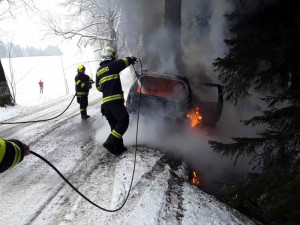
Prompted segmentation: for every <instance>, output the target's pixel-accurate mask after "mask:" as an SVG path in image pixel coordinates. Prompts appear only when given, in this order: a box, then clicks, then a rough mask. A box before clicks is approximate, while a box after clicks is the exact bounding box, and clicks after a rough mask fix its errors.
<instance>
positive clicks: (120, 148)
mask: <svg viewBox="0 0 300 225" xmlns="http://www.w3.org/2000/svg"><path fill="white" fill-rule="evenodd" d="M116 150H117V152H118V154H122V153H123V152H125V151H127V148H126V147H125V146H124V142H123V138H122V139H118V140H117V145H116Z"/></svg>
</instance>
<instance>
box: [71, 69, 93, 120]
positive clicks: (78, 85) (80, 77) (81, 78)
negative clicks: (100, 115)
mask: <svg viewBox="0 0 300 225" xmlns="http://www.w3.org/2000/svg"><path fill="white" fill-rule="evenodd" d="M77 72H78V73H77V76H76V77H75V89H76V96H77V102H78V103H79V104H80V113H81V118H82V119H88V118H90V116H89V115H87V111H86V108H87V106H88V95H89V90H90V89H91V88H92V83H94V81H93V80H92V79H91V78H90V77H89V76H88V75H86V74H84V72H85V67H84V66H83V65H80V66H78V68H77Z"/></svg>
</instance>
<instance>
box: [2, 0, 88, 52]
mask: <svg viewBox="0 0 300 225" xmlns="http://www.w3.org/2000/svg"><path fill="white" fill-rule="evenodd" d="M61 2H63V0H38V1H35V4H36V7H37V8H38V9H39V12H38V13H35V12H32V11H30V10H27V11H26V10H25V9H24V8H23V7H21V8H19V9H18V10H14V11H13V16H14V17H15V18H13V17H12V16H10V15H9V14H8V15H6V18H5V20H2V21H0V29H1V31H2V32H1V34H0V40H2V41H3V42H10V41H11V40H12V39H13V42H14V43H15V44H19V45H21V46H22V47H26V46H32V47H36V48H42V49H43V48H46V47H47V46H48V45H54V46H58V47H59V48H60V49H61V50H62V51H63V53H64V54H78V53H79V54H80V50H79V48H78V47H77V45H76V43H77V42H76V40H74V41H63V39H62V38H52V37H50V36H45V34H46V33H47V27H45V26H44V25H43V23H42V21H41V18H40V17H41V16H45V15H46V14H47V12H48V11H49V12H51V13H52V14H56V15H60V16H62V15H64V14H65V11H64V10H66V9H65V8H64V7H61V6H59V3H61ZM0 7H1V8H2V9H3V5H1V4H0ZM0 14H1V13H0ZM90 51H91V50H90V49H89V48H85V49H83V48H82V49H81V52H82V53H83V54H84V52H90Z"/></svg>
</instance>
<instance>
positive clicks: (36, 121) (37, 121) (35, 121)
mask: <svg viewBox="0 0 300 225" xmlns="http://www.w3.org/2000/svg"><path fill="white" fill-rule="evenodd" d="M75 96H76V94H75V95H74V96H73V98H72V100H71V102H70V104H69V105H68V106H67V108H66V109H65V110H64V111H63V112H62V113H60V114H59V115H57V116H55V117H52V118H49V119H44V120H33V121H20V122H11V123H8V122H0V124H20V123H39V122H46V121H49V120H54V119H56V118H58V117H60V116H61V115H62V114H64V113H65V112H66V111H67V110H68V108H69V107H70V105H71V104H72V102H73V101H74V98H75Z"/></svg>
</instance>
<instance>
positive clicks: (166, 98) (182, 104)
mask: <svg viewBox="0 0 300 225" xmlns="http://www.w3.org/2000/svg"><path fill="white" fill-rule="evenodd" d="M143 75H144V77H143V79H142V84H141V83H140V81H139V80H138V79H136V80H135V81H134V83H133V84H132V86H131V88H130V90H129V94H128V97H127V101H126V106H127V108H128V111H129V113H130V114H136V113H137V111H138V107H140V112H141V114H143V115H149V114H155V115H163V116H164V117H167V118H171V119H172V120H174V121H177V122H178V121H179V122H188V123H190V125H191V126H192V127H201V126H209V127H215V125H216V123H217V121H218V120H219V119H220V117H221V114H222V109H223V94H222V86H221V85H218V84H213V83H199V84H197V86H196V87H197V89H198V90H197V91H199V90H202V92H206V93H207V92H208V90H211V89H214V91H215V92H217V96H218V97H217V98H216V99H215V100H214V101H212V100H211V99H208V98H207V97H206V96H205V95H204V94H203V95H201V94H200V95H201V96H199V94H198V95H197V92H196V91H194V90H193V89H191V86H190V83H189V80H188V78H186V77H181V76H176V75H170V74H166V73H164V74H160V73H156V72H150V71H144V74H143ZM140 95H141V96H140ZM140 97H141V98H140ZM139 99H140V101H141V102H140V105H139Z"/></svg>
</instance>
